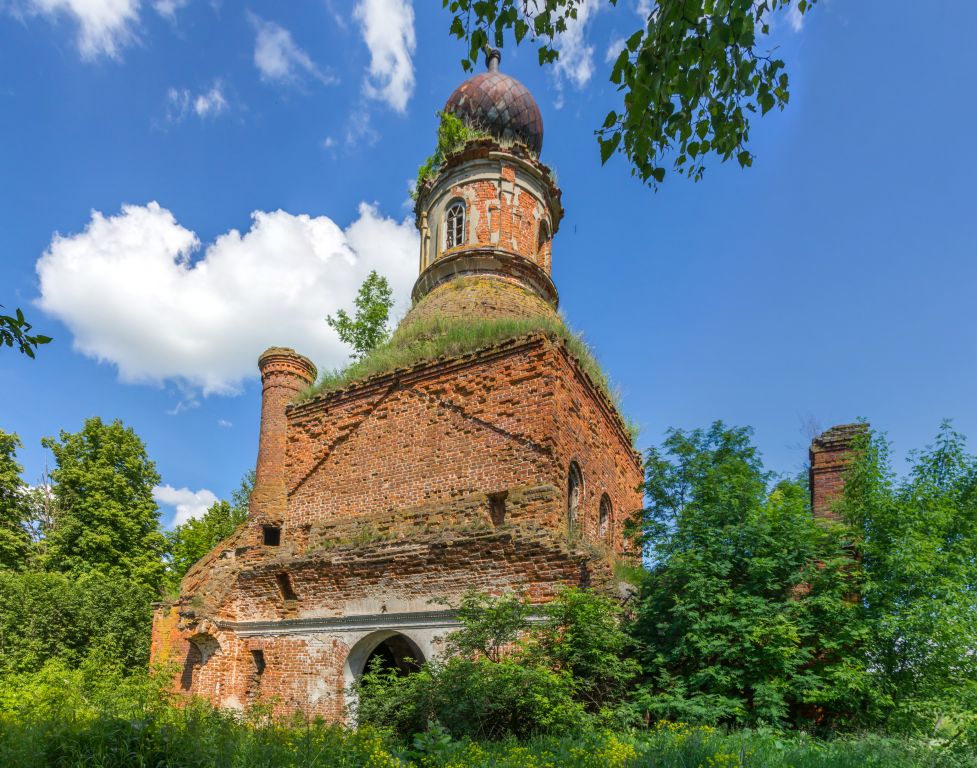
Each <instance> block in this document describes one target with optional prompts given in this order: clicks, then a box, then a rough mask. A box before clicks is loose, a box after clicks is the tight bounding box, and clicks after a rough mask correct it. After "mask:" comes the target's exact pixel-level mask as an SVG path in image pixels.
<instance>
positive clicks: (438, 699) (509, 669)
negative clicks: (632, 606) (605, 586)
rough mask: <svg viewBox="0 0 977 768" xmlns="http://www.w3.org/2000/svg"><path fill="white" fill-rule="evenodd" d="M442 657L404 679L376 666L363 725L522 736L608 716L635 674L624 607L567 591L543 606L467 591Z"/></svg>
mask: <svg viewBox="0 0 977 768" xmlns="http://www.w3.org/2000/svg"><path fill="white" fill-rule="evenodd" d="M458 620H459V622H460V625H461V626H460V627H459V629H458V630H457V631H455V632H453V633H452V634H451V635H449V636H448V639H447V649H446V653H445V655H444V657H443V658H440V659H435V660H431V661H428V662H427V663H426V664H425V665H424V666H423V667H421V669H420V671H419V672H416V673H414V674H410V675H406V676H402V675H399V674H398V673H397V671H396V670H386V669H382V668H381V667H379V666H378V667H376V668H374V669H372V670H369V671H368V672H367V674H365V675H364V676H363V678H362V680H361V681H360V682H359V684H358V685H357V686H356V692H357V694H358V699H359V704H358V709H357V715H358V717H359V720H360V722H367V723H372V724H374V725H378V726H381V727H384V728H389V729H391V730H393V731H395V732H396V733H399V734H401V735H403V736H410V735H412V734H414V733H418V732H421V731H424V730H426V729H427V728H428V725H429V724H430V723H432V722H434V723H438V724H439V725H440V726H441V727H443V728H445V729H446V730H447V732H448V733H449V734H451V735H452V736H456V737H459V736H467V737H471V738H478V739H500V738H504V737H510V736H515V737H525V736H529V735H533V734H540V733H560V732H564V731H566V730H567V729H576V728H579V727H580V726H582V725H583V724H585V723H587V722H589V721H591V720H592V719H593V718H594V717H596V716H602V717H605V718H606V717H608V716H609V715H610V711H611V710H612V709H613V707H615V706H617V705H618V704H619V703H620V701H621V699H622V697H623V695H624V693H625V689H626V685H627V682H628V681H629V680H630V678H631V677H632V676H633V675H634V673H635V672H636V667H635V665H634V664H633V662H630V661H627V660H626V659H624V658H623V657H622V654H621V652H622V651H623V649H624V647H625V646H626V645H627V643H628V637H627V634H626V633H625V631H624V629H623V626H622V621H621V615H620V609H619V608H618V607H617V606H616V605H615V604H614V603H613V602H612V601H611V600H610V599H609V598H607V597H605V596H602V595H598V594H596V593H594V592H590V591H586V590H580V589H567V590H565V591H564V592H562V593H561V594H560V595H558V596H557V598H556V599H555V600H553V601H552V602H550V603H547V604H545V605H531V604H530V603H528V602H527V601H526V600H525V599H524V598H523V597H521V596H519V595H515V594H506V595H501V596H498V597H492V596H488V595H483V594H478V593H475V592H471V593H469V594H467V595H466V596H465V597H464V598H463V600H462V601H461V605H460V607H459V610H458Z"/></svg>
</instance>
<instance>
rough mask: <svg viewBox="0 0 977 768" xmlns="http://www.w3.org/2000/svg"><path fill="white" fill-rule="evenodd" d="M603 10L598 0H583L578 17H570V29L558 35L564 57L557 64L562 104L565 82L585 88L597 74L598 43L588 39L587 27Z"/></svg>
mask: <svg viewBox="0 0 977 768" xmlns="http://www.w3.org/2000/svg"><path fill="white" fill-rule="evenodd" d="M599 10H600V5H599V4H598V0H579V2H578V3H577V18H576V19H567V28H566V31H564V32H562V33H560V34H559V35H557V36H556V39H555V41H554V46H555V47H556V48H557V49H558V50H559V51H560V58H558V59H557V60H556V63H555V64H554V66H553V73H554V75H555V76H556V84H557V89H558V91H559V92H560V95H559V96H558V97H557V105H558V106H562V104H563V96H562V89H563V83H564V82H569V83H570V84H571V85H573V86H574V87H575V88H578V89H579V88H583V87H584V86H585V85H587V83H589V82H590V78H591V77H592V76H593V74H594V46H593V45H590V44H589V43H588V41H587V27H588V26H589V25H590V23H591V22H592V21H593V20H594V17H595V16H596V15H597V13H598V11H599Z"/></svg>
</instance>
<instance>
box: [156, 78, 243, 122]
mask: <svg viewBox="0 0 977 768" xmlns="http://www.w3.org/2000/svg"><path fill="white" fill-rule="evenodd" d="M228 106H229V104H228V101H227V97H226V96H225V95H224V84H223V83H222V82H221V81H220V80H219V79H218V80H215V81H214V84H213V85H212V86H210V90H208V91H204V92H201V93H198V94H196V95H195V94H193V93H192V92H191V91H190V89H189V88H170V89H169V90H168V91H167V92H166V119H167V120H168V121H169V122H171V123H179V122H180V121H182V120H183V119H184V118H185V117H186V116H187V115H189V114H190V112H191V111H192V112H194V113H195V114H196V115H197V117H200V118H208V117H217V115H219V114H221V113H222V112H225V111H226V110H227V108H228Z"/></svg>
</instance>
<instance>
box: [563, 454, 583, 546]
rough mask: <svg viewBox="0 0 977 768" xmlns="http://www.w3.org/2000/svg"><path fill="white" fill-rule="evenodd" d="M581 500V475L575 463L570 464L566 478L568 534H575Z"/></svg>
mask: <svg viewBox="0 0 977 768" xmlns="http://www.w3.org/2000/svg"><path fill="white" fill-rule="evenodd" d="M582 498H583V475H581V474H580V467H578V466H577V462H575V461H571V462H570V472H569V475H568V477H567V530H568V531H569V533H570V534H573V533H575V532H576V528H577V516H578V514H579V511H580V500H581V499H582Z"/></svg>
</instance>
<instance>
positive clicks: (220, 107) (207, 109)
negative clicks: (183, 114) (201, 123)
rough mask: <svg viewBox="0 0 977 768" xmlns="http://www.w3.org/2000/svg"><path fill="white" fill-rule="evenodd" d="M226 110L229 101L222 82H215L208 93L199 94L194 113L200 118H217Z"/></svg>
mask: <svg viewBox="0 0 977 768" xmlns="http://www.w3.org/2000/svg"><path fill="white" fill-rule="evenodd" d="M226 109H227V99H226V98H225V97H224V86H223V84H222V83H221V81H220V80H215V81H214V84H213V85H212V86H211V87H210V90H209V91H207V93H198V94H197V98H195V99H194V100H193V111H194V112H196V113H197V116H198V117H216V116H217V115H219V114H220V113H221V112H223V111H224V110H226Z"/></svg>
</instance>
